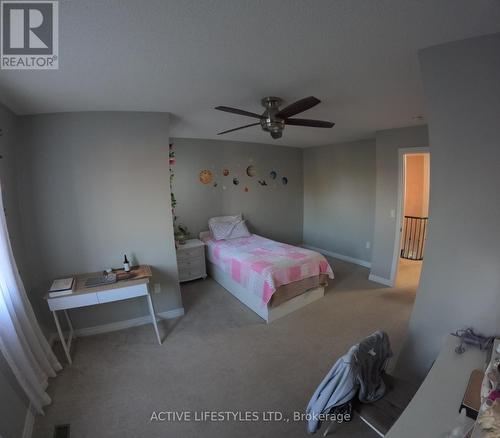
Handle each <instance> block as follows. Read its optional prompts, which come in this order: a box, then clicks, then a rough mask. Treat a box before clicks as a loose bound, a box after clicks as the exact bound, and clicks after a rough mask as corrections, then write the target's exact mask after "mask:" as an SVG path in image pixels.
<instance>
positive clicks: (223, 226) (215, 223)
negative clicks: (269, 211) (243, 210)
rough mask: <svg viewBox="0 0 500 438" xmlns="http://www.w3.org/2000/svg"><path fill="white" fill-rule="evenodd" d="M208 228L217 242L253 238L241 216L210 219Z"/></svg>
mask: <svg viewBox="0 0 500 438" xmlns="http://www.w3.org/2000/svg"><path fill="white" fill-rule="evenodd" d="M208 226H209V228H210V231H211V233H212V236H213V238H214V239H215V240H228V239H236V238H238V237H250V236H251V234H250V232H249V231H248V228H247V226H246V225H245V221H244V220H243V219H242V217H241V214H239V215H234V216H218V217H213V218H211V219H209V221H208Z"/></svg>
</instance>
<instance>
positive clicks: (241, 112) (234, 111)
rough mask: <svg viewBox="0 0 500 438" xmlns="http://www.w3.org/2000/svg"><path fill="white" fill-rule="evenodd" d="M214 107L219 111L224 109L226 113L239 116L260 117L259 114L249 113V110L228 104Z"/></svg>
mask: <svg viewBox="0 0 500 438" xmlns="http://www.w3.org/2000/svg"><path fill="white" fill-rule="evenodd" d="M215 109H216V110H219V111H225V112H226V113H232V114H239V115H240V116H248V117H255V118H257V119H262V116H261V115H260V114H256V113H251V112H250V111H245V110H240V109H238V108H231V107H230V106H216V107H215Z"/></svg>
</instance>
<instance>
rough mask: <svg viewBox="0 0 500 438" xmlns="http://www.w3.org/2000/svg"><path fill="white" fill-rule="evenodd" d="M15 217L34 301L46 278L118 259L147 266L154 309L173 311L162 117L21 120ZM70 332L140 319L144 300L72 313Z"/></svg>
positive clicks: (174, 281)
mask: <svg viewBox="0 0 500 438" xmlns="http://www.w3.org/2000/svg"><path fill="white" fill-rule="evenodd" d="M20 123H21V128H22V132H23V138H22V150H21V163H20V166H19V173H20V189H21V192H20V194H21V213H22V217H23V220H24V222H23V231H24V235H25V242H26V248H27V251H28V253H29V254H30V255H31V258H30V260H29V265H30V269H31V270H32V271H33V275H32V276H31V278H30V279H29V282H28V285H27V286H28V289H29V291H30V294H31V299H32V302H33V303H34V304H35V305H36V306H38V307H39V308H40V309H42V311H43V314H44V315H45V320H44V322H45V324H50V326H52V318H51V315H50V314H49V312H48V309H47V305H46V303H45V302H44V300H43V299H42V297H43V295H44V294H45V293H46V290H47V288H48V286H49V285H50V283H51V281H52V280H53V279H54V278H58V277H63V276H65V275H67V274H72V273H78V272H93V271H99V270H102V269H105V268H107V267H119V266H121V263H122V261H123V254H125V253H126V254H127V255H128V256H129V257H131V261H132V262H139V263H145V264H150V265H152V266H153V268H154V272H153V274H154V279H153V283H159V284H160V285H161V293H160V294H153V299H154V302H155V305H156V310H157V312H164V311H168V310H171V309H177V308H179V307H181V306H182V304H181V300H180V292H179V286H178V277H177V262H176V258H175V247H174V241H173V231H172V215H171V210H170V189H169V171H168V143H169V115H168V114H167V113H134V112H82V113H61V114H47V115H35V116H24V117H21V118H20ZM71 313H72V318H73V321H74V325H75V326H76V327H77V328H82V327H92V326H96V325H101V324H107V323H112V322H116V321H121V320H127V319H132V318H137V317H140V316H144V315H146V314H147V305H146V303H145V300H144V299H135V300H127V301H121V302H116V303H110V304H105V305H100V306H93V307H87V308H81V309H75V310H73V311H72V312H71Z"/></svg>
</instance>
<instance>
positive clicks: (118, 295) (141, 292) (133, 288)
mask: <svg viewBox="0 0 500 438" xmlns="http://www.w3.org/2000/svg"><path fill="white" fill-rule="evenodd" d="M131 272H132V274H134V272H135V273H136V275H137V276H138V277H140V278H137V279H134V278H131V279H128V280H120V281H117V282H116V283H112V284H107V285H101V286H95V287H85V279H86V278H88V277H95V276H98V275H102V273H99V272H98V273H92V274H82V275H78V276H75V286H74V288H73V292H72V293H71V294H70V295H64V296H61V297H56V298H50V297H49V296H48V295H46V296H45V299H46V300H47V304H48V305H49V309H50V310H51V311H52V314H53V315H54V321H55V323H56V327H57V332H58V334H59V338H60V340H61V344H62V346H63V349H64V353H65V354H66V357H67V359H68V362H69V363H70V364H71V363H72V360H71V355H70V348H71V342H72V340H73V339H75V335H74V329H73V325H72V324H71V319H70V318H69V315H68V312H67V311H68V310H69V309H75V308H78V307H86V306H94V305H97V304H104V303H111V302H113V301H122V300H128V299H130V298H136V297H142V296H144V297H146V301H147V303H148V307H149V312H150V314H151V322H152V324H153V327H154V330H155V333H156V337H157V339H158V343H159V344H161V338H160V333H159V331H158V326H157V324H156V315H155V311H154V307H153V302H152V300H151V296H150V294H149V287H148V284H149V279H150V278H151V276H152V274H151V269H150V267H149V266H146V265H143V266H139V267H136V268H132V271H131ZM60 310H62V311H63V312H64V315H65V317H66V321H67V323H68V328H69V335H68V340H66V339H65V338H64V334H63V332H62V329H61V324H60V323H59V318H58V316H57V312H58V311H60Z"/></svg>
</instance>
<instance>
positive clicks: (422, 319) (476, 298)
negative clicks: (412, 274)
mask: <svg viewBox="0 0 500 438" xmlns="http://www.w3.org/2000/svg"><path fill="white" fill-rule="evenodd" d="M420 64H421V69H422V74H423V84H424V91H425V98H426V113H427V117H428V120H429V133H430V141H431V145H432V147H431V148H432V149H431V150H432V153H431V193H432V194H431V200H430V212H431V213H430V224H429V235H428V239H427V248H426V255H425V260H424V266H423V272H422V277H421V282H420V288H419V290H418V293H417V299H416V303H415V307H414V310H413V313H412V317H411V321H410V329H409V338H408V343H407V346H406V349H405V351H404V354H403V356H402V359H401V364H402V366H403V367H404V369H406V370H408V371H412V372H414V373H415V374H416V375H418V376H422V375H423V374H424V373H425V372H426V370H427V369H428V368H429V366H430V364H431V363H432V361H433V359H434V358H435V357H436V355H437V353H438V351H439V349H440V348H441V346H442V343H443V341H444V339H445V337H446V336H447V334H448V333H450V332H451V331H454V330H456V329H457V328H461V327H467V326H472V327H474V328H475V329H476V330H477V331H479V332H483V333H485V334H487V335H494V334H496V335H498V334H500V251H499V248H500V232H499V230H500V228H499V224H500V202H499V194H498V193H499V187H500V79H499V78H500V33H498V34H494V35H490V36H485V37H481V38H474V39H468V40H464V41H459V42H453V43H449V44H445V45H441V46H436V47H431V48H428V49H425V50H423V51H422V52H420Z"/></svg>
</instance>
